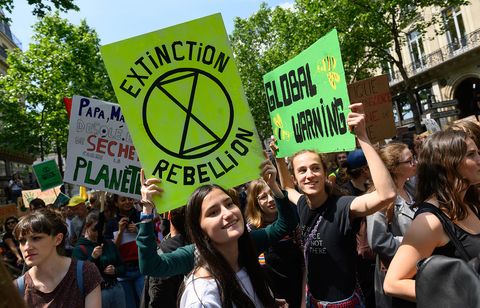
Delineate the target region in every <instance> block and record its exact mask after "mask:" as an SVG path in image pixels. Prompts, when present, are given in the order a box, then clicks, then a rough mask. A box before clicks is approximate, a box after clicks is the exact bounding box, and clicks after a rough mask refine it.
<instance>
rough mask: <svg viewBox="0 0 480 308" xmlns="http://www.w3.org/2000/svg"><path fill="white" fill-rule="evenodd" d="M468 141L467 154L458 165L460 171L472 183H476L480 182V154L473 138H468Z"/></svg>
mask: <svg viewBox="0 0 480 308" xmlns="http://www.w3.org/2000/svg"><path fill="white" fill-rule="evenodd" d="M466 142H467V154H466V155H465V157H464V158H463V160H462V162H461V163H460V165H459V166H458V172H459V173H460V175H461V176H462V178H463V179H465V180H467V181H468V182H469V183H470V185H476V184H479V183H480V155H479V153H478V148H477V146H476V145H475V142H473V140H472V139H471V138H467V139H466Z"/></svg>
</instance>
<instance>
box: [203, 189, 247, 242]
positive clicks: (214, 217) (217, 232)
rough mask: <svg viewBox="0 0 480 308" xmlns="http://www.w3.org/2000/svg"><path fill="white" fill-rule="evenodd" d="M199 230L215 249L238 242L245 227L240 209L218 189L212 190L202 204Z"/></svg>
mask: <svg viewBox="0 0 480 308" xmlns="http://www.w3.org/2000/svg"><path fill="white" fill-rule="evenodd" d="M200 228H201V229H202V231H203V233H204V235H205V236H207V237H208V238H209V239H210V241H211V242H212V244H213V245H214V246H216V247H217V248H218V247H219V246H222V245H224V244H229V243H231V242H232V241H236V240H238V238H239V237H240V236H241V235H242V234H243V232H244V229H245V225H244V221H243V216H242V213H241V212H240V208H239V207H238V206H237V205H236V204H235V203H233V200H232V198H230V196H228V195H227V194H226V193H224V192H223V191H222V190H220V189H218V188H214V189H212V191H210V192H209V193H208V194H207V195H206V196H205V198H204V199H203V202H202V209H201V213H200Z"/></svg>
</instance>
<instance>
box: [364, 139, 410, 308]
mask: <svg viewBox="0 0 480 308" xmlns="http://www.w3.org/2000/svg"><path fill="white" fill-rule="evenodd" d="M379 155H380V158H381V159H382V161H383V162H384V164H385V166H386V167H387V170H388V171H389V172H390V175H391V176H392V179H393V182H394V183H395V186H396V188H397V198H396V199H395V201H394V202H392V203H391V204H389V205H388V206H387V207H385V208H384V209H382V210H380V211H378V212H376V213H375V214H373V215H370V216H367V237H368V242H369V246H370V247H371V248H372V249H373V251H375V252H376V253H377V260H376V268H375V302H376V306H377V307H385V308H388V307H392V298H391V297H389V296H386V295H385V293H384V292H383V281H384V279H385V273H386V269H387V268H388V264H390V262H391V260H392V258H393V256H394V255H395V252H396V251H397V249H398V247H399V246H400V243H401V242H402V238H403V235H404V234H405V233H406V230H407V229H408V227H409V226H410V224H411V222H412V220H413V217H414V215H415V208H414V207H413V205H414V194H415V181H414V176H415V174H416V170H417V159H416V157H415V156H414V155H413V153H412V151H410V149H409V148H408V146H407V145H406V144H404V143H389V144H387V145H386V146H384V147H382V148H381V149H380V150H379ZM371 189H374V187H372V188H371Z"/></svg>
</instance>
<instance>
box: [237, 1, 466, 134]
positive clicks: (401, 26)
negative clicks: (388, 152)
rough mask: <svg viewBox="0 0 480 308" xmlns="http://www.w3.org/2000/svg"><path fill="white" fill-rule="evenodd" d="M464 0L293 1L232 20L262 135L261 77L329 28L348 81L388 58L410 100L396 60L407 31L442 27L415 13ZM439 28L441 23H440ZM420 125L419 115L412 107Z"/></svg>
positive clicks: (266, 129) (265, 125)
mask: <svg viewBox="0 0 480 308" xmlns="http://www.w3.org/2000/svg"><path fill="white" fill-rule="evenodd" d="M467 3H468V1H465V0H385V1H383V0H382V1H378V0H322V1H318V0H296V1H295V3H294V9H293V10H285V9H282V8H279V7H277V8H275V9H271V8H268V7H267V5H266V4H265V3H263V4H262V5H261V6H260V8H259V10H258V11H257V12H256V13H255V14H254V15H252V16H251V17H249V18H246V19H240V18H237V19H236V20H235V29H234V31H233V33H232V35H231V37H230V39H231V41H232V47H233V50H234V54H235V56H236V61H237V65H238V67H239V71H240V75H241V77H242V81H243V85H244V88H245V91H246V95H247V99H248V101H249V104H250V107H251V109H252V114H253V115H254V118H255V122H256V125H257V129H258V131H259V133H260V136H261V137H262V138H265V137H267V136H269V135H270V133H271V129H270V123H269V117H268V110H267V106H266V105H267V104H266V99H265V95H264V91H263V82H262V76H263V75H264V74H265V73H267V72H269V71H271V70H273V69H274V68H276V67H277V66H279V65H281V64H283V63H285V62H286V61H288V60H289V59H291V58H292V57H294V56H295V55H297V54H298V53H300V52H301V51H302V50H304V49H305V48H307V47H309V46H310V45H311V44H313V43H314V42H315V41H317V40H318V39H319V38H320V37H322V36H323V35H325V34H326V33H327V32H328V31H330V30H331V29H332V28H336V29H337V31H338V33H339V41H340V48H341V51H342V60H343V64H344V68H345V75H346V78H347V81H348V82H353V81H355V80H361V79H364V78H367V77H370V76H371V74H372V73H373V72H374V70H375V69H376V68H379V67H381V66H382V64H383V63H386V62H389V63H391V64H392V65H395V66H396V67H397V68H398V70H399V71H400V73H401V74H402V76H403V78H404V88H405V92H406V93H407V96H408V97H409V101H410V104H412V106H414V105H415V104H414V103H415V96H414V95H413V87H412V86H411V85H410V82H409V79H408V76H407V74H406V70H405V63H404V61H403V59H402V58H401V53H400V50H401V47H402V46H404V44H405V40H406V33H405V32H404V31H406V30H408V31H412V30H413V29H416V30H418V31H420V32H422V33H423V32H425V29H426V28H427V27H429V26H431V25H433V24H435V25H440V26H441V22H440V21H441V13H440V12H439V11H438V10H437V11H438V12H437V13H436V14H433V15H432V16H431V19H425V18H423V17H422V16H420V14H419V12H420V11H421V10H422V9H423V8H426V7H429V6H437V7H451V6H459V5H465V4H467ZM440 28H441V27H440ZM412 111H413V112H414V118H415V120H416V124H417V130H418V129H419V127H420V121H419V114H418V110H417V109H416V108H412Z"/></svg>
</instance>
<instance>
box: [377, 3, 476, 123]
mask: <svg viewBox="0 0 480 308" xmlns="http://www.w3.org/2000/svg"><path fill="white" fill-rule="evenodd" d="M436 13H440V14H441V16H442V21H441V23H442V26H444V29H445V31H444V32H443V33H441V34H438V30H440V25H436V26H435V27H433V26H432V27H430V28H428V29H427V31H426V33H424V34H421V33H419V32H418V31H416V30H414V29H413V28H412V29H411V30H409V29H408V28H407V29H404V30H405V32H406V33H407V37H406V42H405V45H404V46H403V48H402V57H403V60H404V62H405V63H406V69H407V74H408V76H409V78H410V79H411V82H412V84H413V85H415V89H416V95H417V98H418V99H417V101H418V102H419V105H418V109H419V110H420V113H421V114H422V115H423V116H425V114H428V113H432V112H433V111H434V110H433V109H435V112H437V111H441V113H442V116H441V118H439V119H438V120H439V122H440V124H441V125H445V124H447V123H448V122H450V121H452V120H454V119H457V118H464V117H466V116H469V115H474V114H480V18H479V16H480V0H472V1H471V2H470V4H469V5H466V6H461V7H448V8H439V7H429V8H427V9H424V10H423V12H422V13H421V14H419V18H430V16H432V15H433V14H436ZM436 31H437V32H436ZM384 71H385V72H386V73H388V74H389V78H390V79H389V82H390V89H391V93H392V97H393V101H394V102H393V105H394V106H393V107H394V115H395V121H396V122H397V126H412V125H413V120H412V116H413V115H412V112H411V109H410V108H411V107H410V105H409V104H408V102H407V98H406V96H405V95H404V94H403V93H402V85H401V83H402V77H401V75H400V73H399V72H398V70H396V68H392V66H390V65H388V66H386V67H385V68H384ZM455 100H456V101H455ZM477 102H478V105H477ZM437 114H438V113H437Z"/></svg>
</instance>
